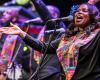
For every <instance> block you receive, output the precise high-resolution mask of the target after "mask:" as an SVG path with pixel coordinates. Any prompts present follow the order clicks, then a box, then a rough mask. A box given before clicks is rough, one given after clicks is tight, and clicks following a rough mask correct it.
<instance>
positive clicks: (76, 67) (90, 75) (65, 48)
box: [0, 3, 100, 80]
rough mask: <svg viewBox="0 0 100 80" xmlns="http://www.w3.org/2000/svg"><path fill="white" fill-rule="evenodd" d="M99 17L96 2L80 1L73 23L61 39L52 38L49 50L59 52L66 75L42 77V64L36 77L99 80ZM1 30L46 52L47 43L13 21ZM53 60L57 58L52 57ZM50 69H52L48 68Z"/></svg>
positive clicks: (48, 51) (51, 52) (49, 51)
mask: <svg viewBox="0 0 100 80" xmlns="http://www.w3.org/2000/svg"><path fill="white" fill-rule="evenodd" d="M98 19H100V12H99V10H98V9H97V7H96V6H95V5H92V4H88V3H83V4H81V5H80V6H79V8H78V9H77V11H76V13H75V16H74V20H73V23H71V25H70V26H68V28H67V30H66V33H65V34H64V35H62V36H61V38H59V39H57V40H55V41H52V42H51V43H50V46H49V48H48V49H47V51H46V54H51V55H54V54H57V56H58V59H59V62H60V63H61V66H62V68H63V70H64V74H62V73H61V74H62V75H66V78H64V79H62V78H60V79H59V78H56V79H54V78H55V74H52V75H51V76H48V77H46V78H43V79H41V77H40V74H41V69H42V68H43V66H42V67H41V68H39V71H38V72H37V76H35V77H37V79H35V80H38V79H41V80H99V79H100V77H99V73H100V64H99V62H98V61H99V60H100V54H99V52H100V49H99V48H100V24H99V23H98V22H95V21H96V20H98ZM11 31H12V32H11ZM0 32H1V33H5V34H17V35H20V37H21V38H22V39H23V41H24V42H25V43H26V44H28V45H30V46H31V47H33V48H34V49H36V50H38V51H41V49H42V52H45V49H46V48H47V46H48V44H47V43H45V42H41V41H39V40H37V39H35V38H33V37H31V36H29V35H28V34H27V33H26V32H24V31H22V30H21V29H20V28H19V27H18V26H16V25H14V24H11V27H6V28H0ZM52 57H53V56H52ZM52 62H54V61H53V60H52ZM48 63H49V62H48ZM49 64H50V63H49ZM47 67H48V65H47ZM47 70H48V72H52V71H49V69H47ZM55 70H56V68H55V69H53V72H54V71H55ZM42 74H43V73H42ZM59 76H60V75H59Z"/></svg>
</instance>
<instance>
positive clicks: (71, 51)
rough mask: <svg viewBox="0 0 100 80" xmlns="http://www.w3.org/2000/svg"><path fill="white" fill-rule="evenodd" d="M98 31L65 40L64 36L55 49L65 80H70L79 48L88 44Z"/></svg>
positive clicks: (82, 33)
mask: <svg viewBox="0 0 100 80" xmlns="http://www.w3.org/2000/svg"><path fill="white" fill-rule="evenodd" d="M98 31H99V29H97V30H95V31H93V32H91V33H90V34H89V35H87V33H86V32H81V33H79V34H77V35H75V36H72V37H70V38H69V39H67V40H65V39H64V36H63V37H62V39H61V42H60V44H59V46H58V49H57V56H58V58H59V61H60V62H61V65H62V67H63V69H64V72H65V75H66V80H71V78H72V76H73V74H74V71H75V68H76V66H77V60H78V55H79V48H80V47H81V46H83V45H85V44H87V43H88V42H90V41H91V40H92V39H93V38H94V37H95V36H96V34H97V33H98Z"/></svg>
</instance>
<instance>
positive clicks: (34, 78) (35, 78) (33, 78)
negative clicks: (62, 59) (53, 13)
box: [28, 20, 58, 80]
mask: <svg viewBox="0 0 100 80" xmlns="http://www.w3.org/2000/svg"><path fill="white" fill-rule="evenodd" d="M48 22H50V21H49V20H48V21H47V22H46V24H45V26H46V25H47V23H48ZM53 23H54V24H55V29H54V32H53V33H52V34H50V36H49V41H48V45H47V47H46V49H45V51H44V55H43V57H42V58H41V60H40V64H39V65H38V66H37V69H36V71H35V72H34V73H33V74H32V75H31V76H30V78H29V79H28V80H39V79H38V73H39V70H40V69H41V68H42V67H43V66H44V65H45V64H46V63H47V61H46V63H45V64H42V63H43V61H44V60H45V57H46V52H47V50H48V48H49V46H50V43H51V41H52V39H53V36H54V34H55V33H56V27H57V26H58V23H56V21H53Z"/></svg>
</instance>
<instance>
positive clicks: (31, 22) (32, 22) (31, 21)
mask: <svg viewBox="0 0 100 80" xmlns="http://www.w3.org/2000/svg"><path fill="white" fill-rule="evenodd" d="M23 24H24V25H28V24H33V25H41V26H43V25H44V24H45V23H44V22H42V21H40V20H34V19H31V20H27V21H25V22H24V23H23Z"/></svg>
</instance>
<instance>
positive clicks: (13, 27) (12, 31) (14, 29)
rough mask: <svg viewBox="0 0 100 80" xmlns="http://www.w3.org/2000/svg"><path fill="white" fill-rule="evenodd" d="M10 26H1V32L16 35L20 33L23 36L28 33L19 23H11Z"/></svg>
mask: <svg viewBox="0 0 100 80" xmlns="http://www.w3.org/2000/svg"><path fill="white" fill-rule="evenodd" d="M10 25H11V26H10V27H2V28H0V32H1V33H5V34H12V35H13V34H15V35H20V36H21V37H25V35H26V33H25V32H24V31H22V30H21V29H20V28H19V27H18V26H17V25H14V24H12V23H11V24H10Z"/></svg>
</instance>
